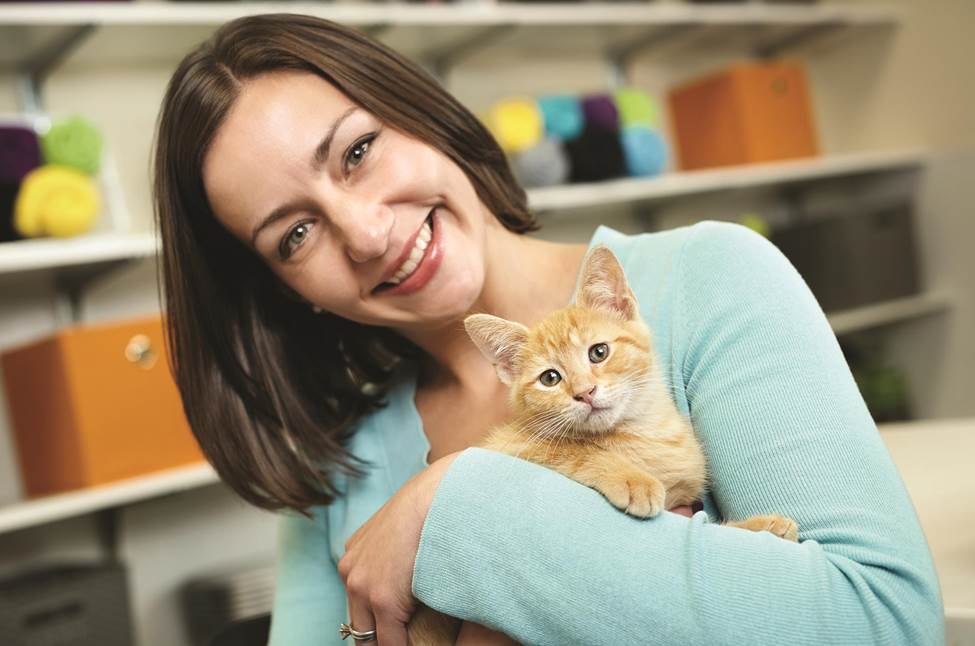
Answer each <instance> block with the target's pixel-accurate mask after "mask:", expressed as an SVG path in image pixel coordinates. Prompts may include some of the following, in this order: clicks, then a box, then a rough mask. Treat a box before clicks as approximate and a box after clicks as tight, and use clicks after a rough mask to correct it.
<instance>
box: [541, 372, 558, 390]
mask: <svg viewBox="0 0 975 646" xmlns="http://www.w3.org/2000/svg"><path fill="white" fill-rule="evenodd" d="M538 381H539V382H541V384H542V385H543V386H554V385H555V384H557V383H559V382H560V381H562V375H560V374H559V373H558V372H557V371H555V370H546V371H545V372H543V373H542V374H541V375H540V376H539V377H538Z"/></svg>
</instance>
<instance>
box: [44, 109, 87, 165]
mask: <svg viewBox="0 0 975 646" xmlns="http://www.w3.org/2000/svg"><path fill="white" fill-rule="evenodd" d="M41 150H42V151H43V153H44V161H45V163H47V164H57V165H59V166H70V167H71V168H75V169H77V170H80V171H81V172H83V173H85V174H87V175H94V174H95V173H97V172H98V169H99V167H100V166H101V161H102V135H101V133H99V132H98V128H96V127H95V126H94V125H93V124H92V123H91V122H90V121H88V120H86V119H84V118H83V117H71V118H70V119H65V120H64V121H59V122H57V123H55V124H54V126H53V127H52V128H51V129H50V130H49V131H48V132H47V134H45V135H43V136H42V137H41Z"/></svg>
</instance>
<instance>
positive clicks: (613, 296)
mask: <svg viewBox="0 0 975 646" xmlns="http://www.w3.org/2000/svg"><path fill="white" fill-rule="evenodd" d="M575 302H576V305H578V306H580V307H585V308H587V309H592V310H603V311H608V312H610V313H612V314H616V315H619V316H622V317H623V319H624V320H627V321H632V320H634V319H636V318H637V317H638V316H639V311H640V310H639V307H638V306H637V302H636V296H634V295H633V291H632V290H631V289H630V286H629V284H627V282H626V274H624V273H623V267H622V266H620V262H619V260H617V259H616V256H615V255H613V252H612V251H610V250H609V247H607V246H605V245H597V246H595V247H593V248H592V250H591V251H590V252H589V253H588V254H586V259H585V260H584V261H583V262H582V278H581V280H580V282H579V287H578V288H577V290H576V296H575Z"/></svg>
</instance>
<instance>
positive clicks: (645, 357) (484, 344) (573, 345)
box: [410, 245, 798, 646]
mask: <svg viewBox="0 0 975 646" xmlns="http://www.w3.org/2000/svg"><path fill="white" fill-rule="evenodd" d="M464 325H465V327H466V328H467V332H468V334H469V335H470V336H471V338H472V339H473V340H474V343H475V344H476V345H477V347H478V348H480V350H481V352H483V353H484V355H485V356H486V357H487V358H488V359H489V360H490V361H491V363H492V364H494V366H495V369H496V370H497V373H498V377H499V378H500V379H501V381H503V382H504V383H506V384H508V385H510V386H511V408H512V412H513V420H512V421H511V422H509V423H507V424H504V425H502V426H500V427H497V428H495V429H493V430H492V431H491V432H490V433H489V434H488V436H487V438H486V440H485V441H484V442H482V443H481V444H480V446H482V447H483V448H487V449H492V450H495V451H500V452H503V453H507V454H510V455H514V456H517V457H520V458H523V459H525V460H530V461H532V462H535V463H538V464H541V465H543V466H546V467H549V468H551V469H554V470H556V471H558V472H559V473H562V474H563V475H565V476H568V477H569V478H572V479H573V480H576V481H578V482H580V483H582V484H584V485H587V486H589V487H592V488H593V489H595V490H596V491H598V492H599V493H601V494H602V495H603V496H605V497H606V499H607V500H608V501H609V502H610V503H611V504H612V505H613V506H615V507H616V508H618V509H620V510H622V511H624V512H626V513H627V514H630V515H632V516H637V517H640V518H649V517H653V516H656V515H657V514H658V513H660V512H661V511H663V510H664V509H671V508H673V507H676V506H679V505H690V504H691V503H694V502H696V501H697V500H699V499H700V498H701V497H702V496H703V495H704V493H705V490H706V486H707V466H706V462H705V458H704V453H703V451H702V450H701V446H700V444H699V443H698V441H697V439H696V437H695V436H694V432H693V430H692V428H691V425H690V423H689V421H688V420H687V419H686V418H685V417H684V416H683V415H681V413H680V412H679V411H678V410H677V407H676V405H675V404H674V402H673V401H672V400H671V398H670V394H669V393H668V392H667V388H666V385H665V384H664V381H663V379H662V376H661V373H660V367H659V364H658V362H657V361H656V359H655V356H654V353H653V348H652V342H651V336H650V330H649V328H648V327H647V325H646V324H645V323H644V322H643V320H642V319H641V318H640V314H639V308H638V306H637V301H636V297H635V296H634V294H633V292H632V291H631V290H630V288H629V285H628V284H627V282H626V277H625V275H624V274H623V269H622V267H620V264H619V262H618V261H617V260H616V257H615V256H614V255H613V253H612V252H611V251H610V250H609V249H608V248H607V247H605V246H603V245H600V246H597V247H595V248H594V249H592V251H590V252H589V254H588V255H587V256H586V259H585V261H584V263H583V270H582V280H581V283H580V285H579V287H578V288H577V291H576V295H575V305H570V306H568V307H566V308H563V309H561V310H558V311H556V312H553V313H552V314H550V315H549V316H547V317H546V318H545V319H544V320H543V321H541V322H540V323H539V324H538V325H537V326H535V327H534V328H533V329H531V330H529V329H528V328H526V327H525V326H524V325H521V324H519V323H514V322H511V321H506V320H504V319H501V318H498V317H495V316H490V315H488V314H475V315H473V316H469V317H468V318H467V319H466V320H465V321H464ZM725 524H726V525H729V526H731V527H741V528H744V529H749V530H753V531H763V530H764V531H769V532H771V533H773V534H775V535H776V536H780V537H782V538H785V539H787V540H792V541H795V540H797V538H798V528H797V526H796V523H795V522H794V521H793V520H791V519H790V518H786V517H783V516H778V515H765V516H753V517H751V518H748V519H745V520H741V521H732V522H728V523H725ZM437 615H439V616H437ZM452 622H453V623H452ZM458 627H459V620H454V619H453V618H450V617H446V616H445V615H441V614H440V613H436V612H435V611H433V610H431V609H429V608H426V607H423V608H422V609H421V610H420V611H418V613H417V615H416V616H415V617H414V622H413V624H411V626H410V642H411V644H413V646H427V645H430V646H432V645H435V644H453V643H454V639H455V638H456V635H457V628H458Z"/></svg>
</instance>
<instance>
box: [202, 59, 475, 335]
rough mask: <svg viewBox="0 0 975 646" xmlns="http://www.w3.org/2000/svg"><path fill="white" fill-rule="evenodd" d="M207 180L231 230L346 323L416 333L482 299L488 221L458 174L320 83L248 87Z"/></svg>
mask: <svg viewBox="0 0 975 646" xmlns="http://www.w3.org/2000/svg"><path fill="white" fill-rule="evenodd" d="M203 182H204V185H205V187H206V192H207V197H208V199H209V201H210V205H211V207H212V209H213V211H214V213H215V215H216V217H217V220H218V221H219V222H220V223H221V224H222V225H223V226H224V227H226V228H227V230H229V231H230V232H231V233H232V234H233V235H234V236H235V237H237V238H238V239H239V240H241V242H243V244H244V245H245V246H247V247H250V248H252V249H253V250H254V251H255V252H256V253H257V254H258V255H259V256H260V257H261V258H262V259H263V260H264V262H266V263H267V265H268V266H269V267H270V268H271V269H272V270H273V271H274V273H275V274H277V275H278V276H279V277H280V278H281V280H282V281H283V282H285V283H286V284H287V285H289V286H290V287H291V288H292V289H294V290H295V291H296V292H298V293H299V294H300V295H301V296H303V297H304V298H306V299H307V300H308V301H309V302H310V303H311V304H313V305H317V306H319V307H321V308H323V309H325V310H327V311H329V312H332V313H334V314H336V315H338V316H341V317H344V318H347V319H350V320H354V321H358V322H360V323H368V324H372V325H382V326H386V327H394V328H402V329H407V328H410V327H417V326H420V327H422V326H427V325H431V324H436V323H438V322H439V323H443V322H446V321H449V320H453V319H455V318H457V317H460V316H462V315H463V314H464V313H465V312H466V311H467V310H468V309H469V308H470V306H471V304H472V303H473V302H474V301H475V299H476V298H477V296H478V294H479V293H480V290H481V286H482V285H483V282H484V260H485V253H484V241H485V229H486V227H487V226H488V224H487V223H488V222H489V221H494V217H493V215H491V213H490V212H489V211H488V209H487V208H486V207H485V206H484V204H483V203H482V202H481V201H480V199H479V198H478V196H477V193H476V192H475V191H474V187H473V186H472V185H471V183H470V181H469V180H468V178H467V176H466V175H465V174H464V172H463V171H462V170H461V169H460V168H459V167H458V166H457V165H456V164H454V163H453V162H452V161H451V160H450V159H449V158H448V157H446V156H445V155H443V154H441V153H440V152H439V151H437V150H434V149H433V148H432V147H430V146H428V145H427V144H425V143H423V142H421V141H419V140H417V139H414V138H412V137H410V136H407V135H405V134H404V133H402V132H399V131H396V130H393V129H392V128H391V127H389V126H388V125H385V124H383V123H381V122H380V121H379V120H378V119H377V118H376V117H375V116H373V115H372V114H370V113H368V112H366V111H365V110H364V109H362V108H360V107H359V106H358V105H356V104H354V103H352V102H351V101H350V100H349V99H348V98H347V97H346V96H345V95H344V94H342V93H341V92H340V91H339V90H337V89H335V88H334V87H333V86H332V85H331V84H330V83H328V82H327V81H325V80H324V79H322V78H320V77H318V76H316V75H314V74H310V73H305V72H291V71H287V72H274V73H269V74H265V75H263V76H260V77H257V78H254V79H251V80H249V81H247V82H245V84H244V86H243V89H242V91H241V93H240V95H239V97H238V98H237V100H236V102H235V104H234V106H233V107H232V108H231V110H230V112H229V114H228V115H227V118H226V120H225V121H224V123H223V124H222V125H221V126H220V129H219V130H218V131H217V133H216V136H215V138H214V141H213V143H212V146H211V148H210V149H209V151H208V152H207V155H206V157H205V159H204V163H203Z"/></svg>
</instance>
